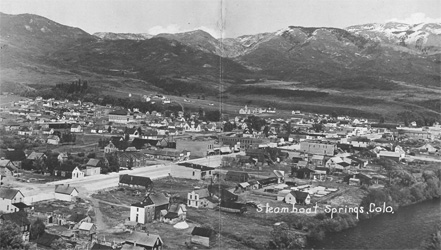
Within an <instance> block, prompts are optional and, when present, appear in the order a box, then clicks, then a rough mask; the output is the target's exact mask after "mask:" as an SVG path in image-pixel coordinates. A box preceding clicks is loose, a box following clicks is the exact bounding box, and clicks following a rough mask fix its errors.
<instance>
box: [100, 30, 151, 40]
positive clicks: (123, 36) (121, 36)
mask: <svg viewBox="0 0 441 250" xmlns="http://www.w3.org/2000/svg"><path fill="white" fill-rule="evenodd" d="M93 35H94V36H96V37H99V38H101V39H103V40H136V41H139V40H146V39H150V38H152V37H153V35H150V34H147V33H136V34H135V33H112V32H96V33H94V34H93Z"/></svg>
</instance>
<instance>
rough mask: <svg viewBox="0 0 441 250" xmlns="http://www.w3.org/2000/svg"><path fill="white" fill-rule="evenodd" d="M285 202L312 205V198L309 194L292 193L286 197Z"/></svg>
mask: <svg viewBox="0 0 441 250" xmlns="http://www.w3.org/2000/svg"><path fill="white" fill-rule="evenodd" d="M285 202H286V203H288V204H306V205H307V204H310V203H311V196H310V195H309V193H307V192H302V191H294V190H293V191H291V192H289V193H288V194H287V195H286V196H285Z"/></svg>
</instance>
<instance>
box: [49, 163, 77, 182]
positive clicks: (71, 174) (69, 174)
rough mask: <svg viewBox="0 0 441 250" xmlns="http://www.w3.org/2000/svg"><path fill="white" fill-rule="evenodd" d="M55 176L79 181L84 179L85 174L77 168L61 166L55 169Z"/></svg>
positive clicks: (66, 165)
mask: <svg viewBox="0 0 441 250" xmlns="http://www.w3.org/2000/svg"><path fill="white" fill-rule="evenodd" d="M54 175H55V176H61V177H64V178H66V179H78V178H83V177H84V172H82V171H81V170H80V169H79V168H78V167H77V166H74V165H68V164H61V165H60V166H58V167H56V168H55V169H54Z"/></svg>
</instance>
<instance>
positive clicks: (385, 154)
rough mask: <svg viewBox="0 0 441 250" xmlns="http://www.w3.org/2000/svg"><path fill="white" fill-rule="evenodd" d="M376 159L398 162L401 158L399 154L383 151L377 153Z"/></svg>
mask: <svg viewBox="0 0 441 250" xmlns="http://www.w3.org/2000/svg"><path fill="white" fill-rule="evenodd" d="M378 157H379V158H384V159H390V160H393V161H396V162H399V161H400V160H401V159H402V158H403V156H402V154H401V153H400V152H392V151H385V150H383V151H380V152H379V153H378Z"/></svg>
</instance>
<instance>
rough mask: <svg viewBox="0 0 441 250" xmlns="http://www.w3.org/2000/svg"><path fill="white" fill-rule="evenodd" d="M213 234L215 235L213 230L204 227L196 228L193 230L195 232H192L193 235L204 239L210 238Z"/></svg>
mask: <svg viewBox="0 0 441 250" xmlns="http://www.w3.org/2000/svg"><path fill="white" fill-rule="evenodd" d="M212 234H213V230H211V229H210V228H204V227H195V228H193V231H191V235H197V236H202V237H210V236H211V235H212Z"/></svg>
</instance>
